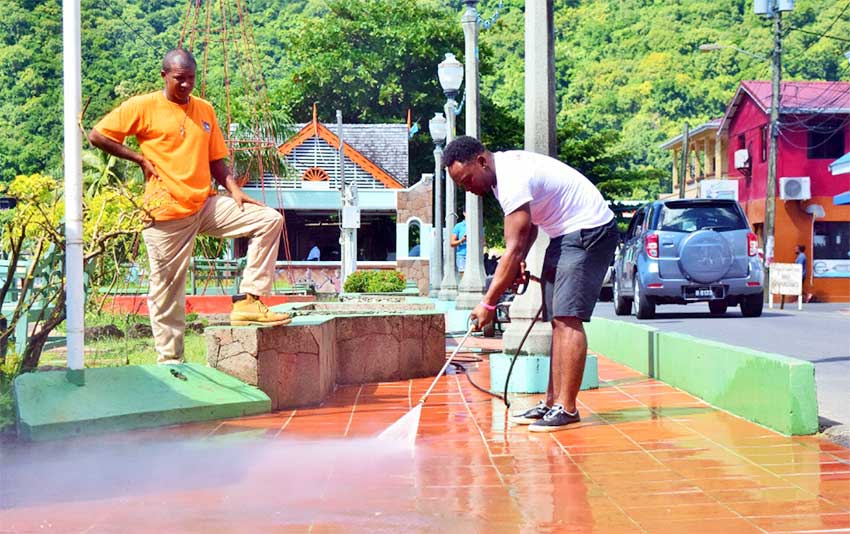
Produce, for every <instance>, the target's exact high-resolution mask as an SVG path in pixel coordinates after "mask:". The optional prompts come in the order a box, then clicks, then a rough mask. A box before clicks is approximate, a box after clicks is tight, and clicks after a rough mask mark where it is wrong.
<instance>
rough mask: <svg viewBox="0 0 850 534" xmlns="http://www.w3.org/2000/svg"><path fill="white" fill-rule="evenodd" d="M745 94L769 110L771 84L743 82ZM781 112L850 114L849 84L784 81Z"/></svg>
mask: <svg viewBox="0 0 850 534" xmlns="http://www.w3.org/2000/svg"><path fill="white" fill-rule="evenodd" d="M741 89H743V90H744V91H746V92H747V93H748V94H749V95H750V96H751V97H752V98H753V100H755V102H756V103H757V104H758V105H759V107H761V108H762V109H763V110H765V111H770V96H771V83H770V81H743V82H741ZM779 94H780V97H779V108H780V111H781V112H782V113H799V112H816V113H838V112H845V113H850V82H810V81H802V82H793V81H787V82H782V84H781V86H780V90H779Z"/></svg>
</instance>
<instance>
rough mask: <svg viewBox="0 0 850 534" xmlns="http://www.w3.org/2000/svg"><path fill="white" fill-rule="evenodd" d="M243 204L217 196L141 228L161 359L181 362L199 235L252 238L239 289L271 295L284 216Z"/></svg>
mask: <svg viewBox="0 0 850 534" xmlns="http://www.w3.org/2000/svg"><path fill="white" fill-rule="evenodd" d="M243 208H244V209H243V210H240V209H239V207H238V206H237V204H236V201H234V200H233V199H232V198H230V197H228V196H221V195H217V196H213V197H210V198H209V199H207V201H206V203H205V204H204V207H203V208H202V209H201V211H199V212H198V213H195V214H194V215H190V216H189V217H186V218H183V219H177V220H174V221H159V222H155V223H154V224H153V226H151V227H150V228H146V229H145V230H143V231H142V237H143V238H144V240H145V245H146V246H147V249H148V258H149V259H150V290H149V292H148V309H149V310H150V317H151V327H152V329H153V336H154V343H155V345H156V352H157V355H158V357H157V361H158V362H159V363H171V362H182V361H183V333H184V330H185V327H186V270H187V269H188V267H189V258H190V257H191V255H192V250H193V249H194V245H195V236H196V235H197V234H203V235H210V236H215V237H225V238H233V237H244V236H250V238H251V239H250V241H249V242H248V257H247V258H246V264H245V271H244V272H243V274H242V284H241V285H240V286H239V292H240V293H251V294H253V295H257V296H259V295H268V294H270V293H271V290H272V285H273V284H274V272H275V269H274V266H275V261H276V260H277V250H278V246H279V244H280V232H281V228H282V227H283V216H281V214H280V213H278V212H277V211H275V210H273V209H271V208H267V207H261V206H257V205H254V204H243Z"/></svg>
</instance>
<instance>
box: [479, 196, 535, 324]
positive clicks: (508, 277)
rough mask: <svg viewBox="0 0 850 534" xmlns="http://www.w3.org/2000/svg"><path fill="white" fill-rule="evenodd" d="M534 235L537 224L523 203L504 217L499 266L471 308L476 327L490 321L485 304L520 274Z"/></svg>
mask: <svg viewBox="0 0 850 534" xmlns="http://www.w3.org/2000/svg"><path fill="white" fill-rule="evenodd" d="M536 237H537V226H536V225H534V224H532V223H531V211H530V209H529V206H528V204H523V205H522V206H520V207H519V208H518V209H517V210H516V211H513V212H511V213H510V214H509V215H507V216H506V217H505V253H504V254H502V257H501V258H500V259H499V265H498V267H496V272H495V273H494V274H493V280H492V282H490V289H488V290H487V294H486V295H484V298H483V299H482V302H483V304H485V305H486V306H485V305H482V304H479V305H478V306H476V307H475V309H474V310H472V316H473V317H475V318H476V319H477V321H478V326H479V328H481V327H483V326H484V325H486V324H487V323H490V322H492V320H493V315H494V311H493V310H489V309H487V306H495V304H496V302H498V300H499V297H500V296H501V295H502V293H504V292H505V290H506V289H508V288H509V287H510V286H511V285H512V284H513V283H514V281H515V280H516V278H517V276H518V275H520V274H521V272H520V269H521V265H522V262H523V261H524V260H525V257H526V255H527V254H528V251H529V250H530V249H531V245H533V244H534V240H535V239H536Z"/></svg>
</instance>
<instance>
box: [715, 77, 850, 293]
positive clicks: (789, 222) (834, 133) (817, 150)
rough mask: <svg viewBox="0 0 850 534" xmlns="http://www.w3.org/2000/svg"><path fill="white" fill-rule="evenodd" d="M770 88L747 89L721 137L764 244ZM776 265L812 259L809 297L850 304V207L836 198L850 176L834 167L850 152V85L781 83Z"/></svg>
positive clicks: (849, 184) (756, 84) (765, 84)
mask: <svg viewBox="0 0 850 534" xmlns="http://www.w3.org/2000/svg"><path fill="white" fill-rule="evenodd" d="M770 99H771V84H770V82H769V81H744V82H741V85H740V87H738V91H737V92H736V93H735V96H734V98H733V99H732V102H731V104H730V105H729V107H728V108H727V110H726V114H725V115H724V117H723V119H722V122H721V124H720V129H719V132H718V136H722V137H725V138H726V139H727V140H728V144H727V158H728V159H727V161H728V162H729V178H730V179H737V180H738V200H739V202H740V203H741V205H742V206H743V208H744V210H745V211H746V213H747V216H748V217H749V220H750V222H751V223H752V225H753V230H754V231H755V232H756V234H758V235H759V238H760V239H761V238H763V233H764V218H765V198H766V195H767V193H766V192H767V160H768V151H769V146H770V138H769V135H770V132H769V127H770ZM779 107H780V115H779V138H778V151H777V154H778V157H777V169H776V176H777V191H776V219H775V236H776V237H775V240H776V245H775V250H774V261H776V262H783V263H793V261H794V247H795V245H798V244H800V245H804V246H805V247H806V256H807V275H806V280H805V291H806V292H808V293H813V294H814V295H815V296H816V297H817V298H818V299H819V300H822V301H848V300H850V206H846V205H844V206H839V205H836V204H835V203H834V197H835V196H836V195H838V194H840V193H843V192H845V191H848V190H850V174H843V175H833V174H832V172H830V168H829V167H830V164H831V163H833V162H834V161H835V160H837V159H839V158H840V157H841V156H843V155H844V154H846V153H848V152H850V129H848V124H850V83H847V82H794V81H788V82H783V83H782V86H781V90H780V106H779Z"/></svg>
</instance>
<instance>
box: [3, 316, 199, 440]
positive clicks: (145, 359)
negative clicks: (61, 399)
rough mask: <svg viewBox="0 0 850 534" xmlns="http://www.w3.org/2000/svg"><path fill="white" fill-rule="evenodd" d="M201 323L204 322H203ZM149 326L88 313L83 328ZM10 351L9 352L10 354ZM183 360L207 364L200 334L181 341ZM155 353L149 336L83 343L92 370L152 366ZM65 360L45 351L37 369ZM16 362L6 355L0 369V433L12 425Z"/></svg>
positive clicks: (134, 319)
mask: <svg viewBox="0 0 850 534" xmlns="http://www.w3.org/2000/svg"><path fill="white" fill-rule="evenodd" d="M197 320H198V316H197V314H189V315H188V316H187V317H186V322H187V323H189V322H192V321H197ZM202 322H204V321H203V320H202ZM136 323H141V324H147V325H149V324H150V321H149V319H148V318H147V317H140V316H138V315H114V314H106V313H101V314H94V313H88V314H86V318H85V325H86V327H89V326H103V325H107V324H113V325H115V326H117V327H118V328H119V329H121V330H122V331H124V332H125V333H126V331H127V329H128V328H129V327H130V326H132V325H133V324H136ZM56 333H57V334H64V333H65V323H62V324H60V325H59V326H58V327H57V328H56ZM10 352H11V351H10ZM184 357H185V359H186V362H187V363H197V364H201V365H206V363H207V346H206V339H205V338H204V336H203V334H196V333H195V332H192V331H187V332H186V336H185V338H184ZM156 358H157V355H156V350H155V349H154V343H153V338H152V337H142V338H134V339H131V338H128V337H124V338H109V339H99V340H88V339H87V340H86V344H85V357H84V365H85V366H86V367H87V368H93V367H116V366H122V365H154V364H156ZM66 365H67V357H66V351H65V348H64V347H62V348H57V349H53V350H48V351H45V352H43V353H42V354H41V358H40V360H39V366H56V367H65V366H66ZM16 368H17V360H16V359H15V356H14V354H9V355H7V362H6V365H5V366H3V368H0V434H2V433H4V432H10V431H11V430H12V428H13V427H14V425H15V406H14V402H13V400H12V383H13V381H14V372H15V369H16Z"/></svg>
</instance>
